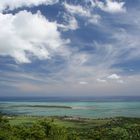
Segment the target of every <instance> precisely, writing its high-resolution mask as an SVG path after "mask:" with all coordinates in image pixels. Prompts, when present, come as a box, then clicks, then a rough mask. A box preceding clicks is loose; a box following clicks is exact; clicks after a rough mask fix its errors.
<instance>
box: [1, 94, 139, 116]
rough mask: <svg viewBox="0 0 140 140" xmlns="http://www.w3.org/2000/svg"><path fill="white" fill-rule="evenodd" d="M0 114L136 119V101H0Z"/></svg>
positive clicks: (13, 98) (51, 98)
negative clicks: (124, 117) (123, 117)
mask: <svg viewBox="0 0 140 140" xmlns="http://www.w3.org/2000/svg"><path fill="white" fill-rule="evenodd" d="M0 112H2V113H5V114H14V115H35V116H65V115H66V116H79V117H90V118H105V117H116V116H126V117H140V97H2V98H0Z"/></svg>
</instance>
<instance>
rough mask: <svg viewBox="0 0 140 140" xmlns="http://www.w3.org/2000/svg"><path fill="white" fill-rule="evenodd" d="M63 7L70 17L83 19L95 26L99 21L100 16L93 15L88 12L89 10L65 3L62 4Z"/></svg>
mask: <svg viewBox="0 0 140 140" xmlns="http://www.w3.org/2000/svg"><path fill="white" fill-rule="evenodd" d="M64 7H65V8H66V10H67V11H68V12H69V13H70V14H72V15H78V16H81V17H85V18H86V19H87V21H88V23H92V24H97V23H98V22H99V20H100V16H99V15H97V14H93V13H92V12H91V11H90V8H84V7H83V6H81V5H71V4H67V3H64Z"/></svg>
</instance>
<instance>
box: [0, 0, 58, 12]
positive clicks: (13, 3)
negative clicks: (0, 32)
mask: <svg viewBox="0 0 140 140" xmlns="http://www.w3.org/2000/svg"><path fill="white" fill-rule="evenodd" d="M57 2H58V0H1V2H0V11H3V10H14V9H16V8H20V7H32V6H38V5H41V4H45V5H51V4H54V3H57Z"/></svg>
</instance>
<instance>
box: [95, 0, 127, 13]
mask: <svg viewBox="0 0 140 140" xmlns="http://www.w3.org/2000/svg"><path fill="white" fill-rule="evenodd" d="M124 4H125V3H124V2H118V1H112V0H106V1H105V3H103V2H100V1H98V2H97V6H98V7H99V8H100V9H101V10H103V11H105V12H108V13H120V12H125V11H126V9H125V8H124Z"/></svg>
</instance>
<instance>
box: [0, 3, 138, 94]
mask: <svg viewBox="0 0 140 140" xmlns="http://www.w3.org/2000/svg"><path fill="white" fill-rule="evenodd" d="M0 31H1V34H0V96H107V95H111V96H117V95H118V96H120V95H122V96H127V95H129V96H135V95H140V92H139V91H140V86H139V85H140V46H139V45H140V43H139V38H140V1H139V0H133V1H132V0H84V1H83V0H28V1H23V0H2V1H1V3H0Z"/></svg>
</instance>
